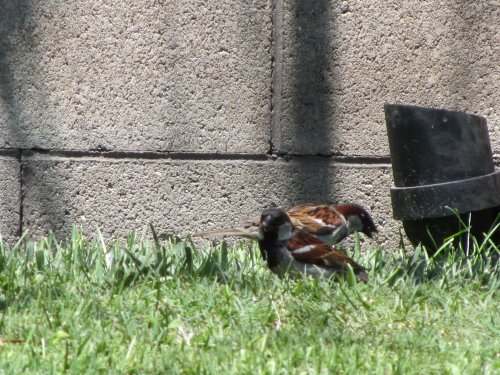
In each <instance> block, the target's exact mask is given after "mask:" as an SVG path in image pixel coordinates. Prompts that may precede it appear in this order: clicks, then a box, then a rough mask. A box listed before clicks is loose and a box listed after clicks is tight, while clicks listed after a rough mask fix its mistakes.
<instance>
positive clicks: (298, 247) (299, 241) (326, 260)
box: [287, 230, 365, 272]
mask: <svg viewBox="0 0 500 375" xmlns="http://www.w3.org/2000/svg"><path fill="white" fill-rule="evenodd" d="M287 248H288V250H289V251H290V252H291V253H292V256H293V257H294V259H295V260H297V261H299V262H303V263H310V264H316V265H318V266H323V267H328V268H333V269H337V270H339V271H345V270H346V269H347V268H348V266H351V267H352V269H353V270H354V271H355V272H364V271H365V268H364V267H363V266H361V265H359V264H357V263H356V262H355V261H354V260H352V259H351V258H349V257H348V256H347V255H346V254H345V253H344V252H342V251H340V250H337V249H335V248H333V247H331V246H328V245H327V244H325V243H323V242H321V241H320V240H318V239H317V238H316V237H314V236H312V235H310V234H309V233H306V232H304V231H300V230H299V231H297V232H296V233H295V234H294V236H293V237H292V238H290V240H288V243H287Z"/></svg>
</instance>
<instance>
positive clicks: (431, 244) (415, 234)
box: [403, 207, 500, 255]
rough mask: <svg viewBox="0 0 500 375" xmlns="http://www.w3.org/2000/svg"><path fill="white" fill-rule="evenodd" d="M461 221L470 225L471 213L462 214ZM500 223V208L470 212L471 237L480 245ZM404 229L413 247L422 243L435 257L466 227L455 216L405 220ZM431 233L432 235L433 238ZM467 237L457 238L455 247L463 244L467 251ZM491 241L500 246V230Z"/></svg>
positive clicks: (465, 235) (466, 235)
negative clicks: (450, 238) (443, 246)
mask: <svg viewBox="0 0 500 375" xmlns="http://www.w3.org/2000/svg"><path fill="white" fill-rule="evenodd" d="M460 219H461V220H462V222H463V223H464V224H465V225H469V213H464V214H460ZM499 221H500V207H493V208H488V209H485V210H481V211H474V212H470V226H471V230H470V235H472V236H474V237H475V238H476V239H477V241H478V243H481V242H482V241H483V240H484V235H485V234H487V233H489V231H490V230H491V229H492V228H493V226H494V225H495V224H496V223H498V222H499ZM403 227H404V230H405V232H406V235H407V237H408V239H409V240H410V242H411V243H412V245H413V246H416V245H418V244H419V243H421V244H422V245H424V246H425V248H426V250H427V253H428V254H429V255H433V254H434V253H435V252H436V251H437V250H438V249H439V247H440V246H441V245H442V244H443V242H444V241H446V239H448V238H449V237H450V236H452V235H453V234H455V233H458V232H460V231H461V230H463V229H464V225H463V224H462V223H461V222H460V221H459V220H458V218H457V217H456V216H455V215H450V216H444V217H438V218H427V219H420V220H403ZM429 233H432V236H431V235H430V234H429ZM467 237H468V233H464V234H462V235H459V236H456V237H455V240H454V244H455V246H458V245H459V244H460V243H461V244H462V248H464V249H465V248H466V247H467V241H468V238H467ZM491 240H492V241H493V243H495V244H500V229H497V230H496V231H495V233H493V236H492V237H491ZM469 241H470V239H469Z"/></svg>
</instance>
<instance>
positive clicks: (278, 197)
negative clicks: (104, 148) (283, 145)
mask: <svg viewBox="0 0 500 375" xmlns="http://www.w3.org/2000/svg"><path fill="white" fill-rule="evenodd" d="M24 165H25V167H24V170H25V197H24V203H25V206H24V216H23V220H24V226H25V227H26V228H29V229H30V233H31V234H33V235H41V234H45V233H47V231H48V230H53V231H55V232H56V234H57V235H58V236H59V237H61V238H62V237H66V236H68V235H69V233H70V228H71V224H72V223H77V224H79V225H81V226H82V227H83V228H85V229H86V230H88V231H90V232H93V231H94V230H95V228H96V226H100V228H101V231H102V232H103V233H104V235H105V236H106V238H107V240H112V239H123V237H124V235H125V234H126V233H128V232H130V231H131V230H132V229H138V230H141V229H142V228H144V227H145V226H146V225H147V224H148V223H153V224H154V225H155V226H156V228H157V229H158V230H159V231H161V232H165V231H168V232H175V233H179V234H181V235H184V234H187V233H192V232H195V231H200V230H206V229H211V228H217V227H221V226H228V225H235V224H237V223H238V222H239V220H241V219H243V218H245V217H248V216H253V215H258V214H260V212H261V211H262V210H263V209H265V208H268V207H272V206H279V207H288V206H291V205H293V204H298V203H305V202H318V203H319V202H329V201H352V202H357V203H359V204H362V205H364V206H366V207H367V209H368V210H369V211H370V212H371V213H372V214H373V217H374V219H375V221H376V223H377V225H378V226H379V227H380V235H379V240H380V242H381V243H382V244H383V245H384V246H386V247H387V248H388V249H389V250H395V249H396V246H397V243H398V241H399V235H398V226H399V225H398V224H397V223H396V222H394V221H393V220H392V214H391V205H390V198H389V187H390V185H391V172H390V168H389V166H387V165H377V166H359V165H348V164H337V165H333V164H330V163H329V162H328V161H326V160H324V159H315V158H312V159H310V160H304V161H300V162H299V161H291V162H285V161H281V160H278V161H261V162H260V161H227V160H225V161H179V160H177V161H175V160H149V161H133V160H121V161H120V160H109V159H98V158H81V159H73V160H70V159H63V158H55V157H47V156H42V157H30V158H27V159H25V160H24Z"/></svg>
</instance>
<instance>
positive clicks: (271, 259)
mask: <svg viewBox="0 0 500 375" xmlns="http://www.w3.org/2000/svg"><path fill="white" fill-rule="evenodd" d="M259 232H260V240H259V248H260V252H261V255H262V257H263V258H264V260H265V261H266V262H267V265H268V267H269V269H270V270H271V271H272V272H273V273H275V274H277V275H279V276H283V275H284V274H285V273H288V272H290V271H291V272H299V273H301V274H303V275H306V276H312V277H326V278H329V277H332V276H335V277H339V276H340V277H342V276H346V275H347V273H348V272H349V268H351V269H352V270H353V272H354V275H355V276H356V279H357V280H358V281H362V282H365V283H366V282H368V274H367V273H366V269H365V268H364V267H363V266H361V265H359V264H357V263H356V262H355V261H354V260H352V259H351V258H349V257H348V256H347V255H346V254H345V253H343V252H342V251H339V250H336V249H335V248H333V247H331V246H329V245H327V244H325V243H323V242H321V241H320V240H319V239H318V238H316V237H315V236H313V235H312V234H310V233H308V232H306V231H304V230H302V229H300V228H298V227H296V226H295V225H293V223H292V221H291V220H290V217H289V215H288V213H287V212H285V211H283V210H280V209H276V208H271V209H267V210H265V211H263V212H262V215H261V218H260V223H259Z"/></svg>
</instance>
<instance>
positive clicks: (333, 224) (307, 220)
mask: <svg viewBox="0 0 500 375" xmlns="http://www.w3.org/2000/svg"><path fill="white" fill-rule="evenodd" d="M287 212H288V216H289V217H290V219H291V220H292V223H293V224H294V225H295V226H297V227H298V228H303V229H305V230H307V231H308V232H309V233H312V234H318V235H322V234H329V233H332V232H333V231H335V230H336V229H337V228H338V227H340V226H341V225H343V224H344V223H345V218H344V217H343V216H342V215H341V214H340V213H338V212H337V211H336V210H335V208H334V207H333V206H329V205H326V204H325V205H316V206H315V205H300V206H296V207H292V208H291V209H290V210H288V211H287Z"/></svg>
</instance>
